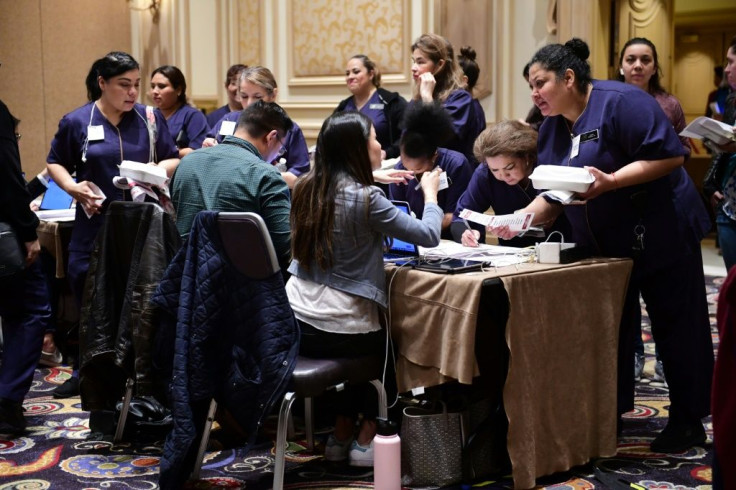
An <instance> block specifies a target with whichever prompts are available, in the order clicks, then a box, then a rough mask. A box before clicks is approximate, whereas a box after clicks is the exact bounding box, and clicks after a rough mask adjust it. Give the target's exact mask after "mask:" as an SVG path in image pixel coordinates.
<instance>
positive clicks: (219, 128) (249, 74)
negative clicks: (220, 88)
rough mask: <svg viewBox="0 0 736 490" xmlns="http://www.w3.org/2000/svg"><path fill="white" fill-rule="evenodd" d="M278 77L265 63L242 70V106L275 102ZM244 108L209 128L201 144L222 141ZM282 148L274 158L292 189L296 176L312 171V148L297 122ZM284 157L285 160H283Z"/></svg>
mask: <svg viewBox="0 0 736 490" xmlns="http://www.w3.org/2000/svg"><path fill="white" fill-rule="evenodd" d="M278 91H279V89H278V86H277V85H276V78H275V77H274V76H273V73H271V70H269V69H268V68H266V67H263V66H251V67H249V68H247V69H245V70H243V72H242V73H241V74H240V84H239V95H240V102H241V103H242V104H243V108H245V107H248V106H249V105H251V104H252V103H253V102H256V101H258V100H263V101H265V102H275V101H276V96H277V95H278ZM240 112H241V111H236V112H231V113H229V114H227V115H226V116H225V117H223V118H222V119H220V121H219V122H218V123H217V124H216V125H215V126H214V127H212V129H210V132H209V133H207V138H206V139H205V140H204V143H203V144H202V146H204V147H207V146H214V145H216V144H218V143H220V142H221V141H222V139H223V138H224V137H225V136H228V135H231V134H232V133H233V131H234V130H235V124H236V123H237V121H238V117H240ZM281 145H282V146H281V152H280V153H279V155H278V157H277V158H276V159H275V160H274V161H273V162H271V163H272V164H273V165H276V166H278V167H279V171H280V172H281V177H283V178H284V180H285V181H286V185H288V186H289V189H291V188H293V187H294V183H295V182H296V179H297V178H298V177H299V176H300V175H302V174H303V173H305V172H308V171H309V150H308V148H307V142H306V140H305V139H304V134H303V133H302V129H301V128H300V127H299V125H297V123H296V122H294V126H293V127H292V128H291V129H290V130H289V131H288V132H287V133H286V136H285V137H284V140H283V141H282V142H281ZM281 160H283V162H281Z"/></svg>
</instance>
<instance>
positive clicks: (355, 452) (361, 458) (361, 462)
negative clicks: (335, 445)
mask: <svg viewBox="0 0 736 490" xmlns="http://www.w3.org/2000/svg"><path fill="white" fill-rule="evenodd" d="M350 466H373V441H371V443H370V444H369V445H368V447H365V446H361V445H360V444H358V441H353V444H352V446H350Z"/></svg>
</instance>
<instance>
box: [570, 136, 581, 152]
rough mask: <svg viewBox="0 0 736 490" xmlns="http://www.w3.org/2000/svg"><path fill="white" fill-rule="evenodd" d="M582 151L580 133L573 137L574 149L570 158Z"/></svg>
mask: <svg viewBox="0 0 736 490" xmlns="http://www.w3.org/2000/svg"><path fill="white" fill-rule="evenodd" d="M579 152H580V135H577V136H575V137H574V138H573V139H572V150H571V151H570V158H575V157H576V156H578V153H579Z"/></svg>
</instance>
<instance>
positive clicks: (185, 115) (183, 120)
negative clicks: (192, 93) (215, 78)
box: [156, 105, 210, 150]
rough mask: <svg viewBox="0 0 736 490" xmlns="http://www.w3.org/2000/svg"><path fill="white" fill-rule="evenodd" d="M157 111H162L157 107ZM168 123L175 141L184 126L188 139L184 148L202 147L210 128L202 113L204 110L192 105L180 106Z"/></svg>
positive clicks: (195, 148) (194, 148)
mask: <svg viewBox="0 0 736 490" xmlns="http://www.w3.org/2000/svg"><path fill="white" fill-rule="evenodd" d="M156 112H159V113H160V112H161V111H160V110H159V109H156ZM166 124H168V126H169V134H171V138H172V139H173V140H174V142H175V143H176V141H177V137H178V136H179V132H180V131H181V130H182V128H183V129H184V132H185V133H186V136H185V138H186V139H185V141H188V144H187V145H186V146H184V148H192V149H193V150H198V149H200V148H202V142H203V141H204V138H205V136H206V135H207V131H209V129H210V127H209V125H208V124H207V118H206V117H205V116H204V114H202V111H200V110H199V109H195V108H194V107H192V106H190V105H183V106H181V107H179V109H177V110H176V112H175V113H173V114H172V115H171V116H169V118H168V119H167V120H166Z"/></svg>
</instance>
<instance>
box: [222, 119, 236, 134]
mask: <svg viewBox="0 0 736 490" xmlns="http://www.w3.org/2000/svg"><path fill="white" fill-rule="evenodd" d="M234 132H235V121H222V124H221V125H220V134H221V135H223V136H230V135H231V134H233V133H234Z"/></svg>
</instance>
